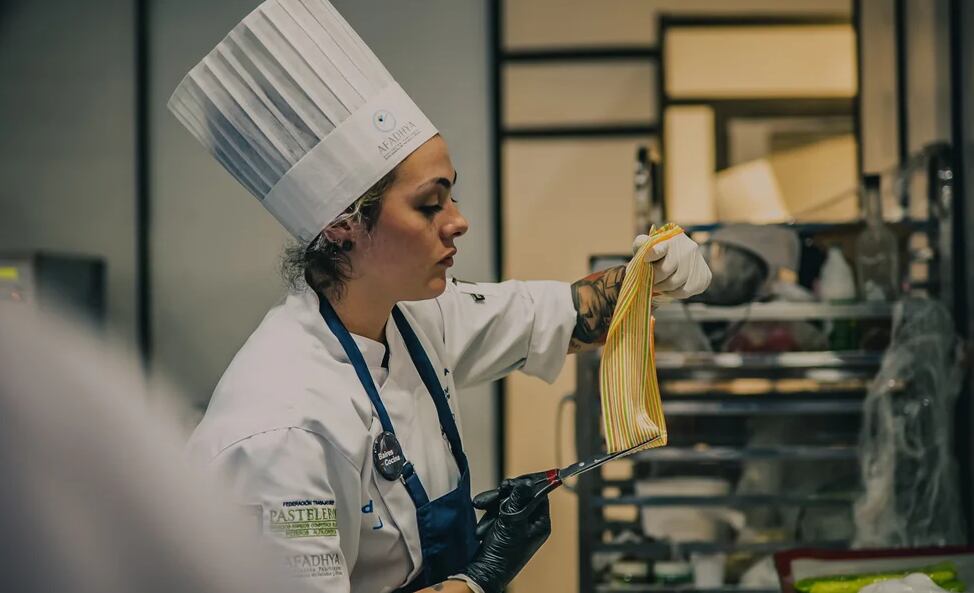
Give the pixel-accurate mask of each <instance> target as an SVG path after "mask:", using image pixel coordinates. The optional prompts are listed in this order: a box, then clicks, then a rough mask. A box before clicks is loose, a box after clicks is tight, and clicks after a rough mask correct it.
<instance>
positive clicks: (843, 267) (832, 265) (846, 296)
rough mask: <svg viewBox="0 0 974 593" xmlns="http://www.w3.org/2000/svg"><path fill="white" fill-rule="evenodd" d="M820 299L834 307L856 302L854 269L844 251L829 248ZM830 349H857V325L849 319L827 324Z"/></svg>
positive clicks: (820, 283)
mask: <svg viewBox="0 0 974 593" xmlns="http://www.w3.org/2000/svg"><path fill="white" fill-rule="evenodd" d="M818 292H819V298H821V299H822V300H823V301H825V302H827V303H829V304H832V305H845V304H849V303H853V302H855V300H856V281H855V279H854V278H853V276H852V268H851V267H850V266H849V263H848V262H847V261H846V260H845V258H844V257H842V250H841V249H839V248H838V247H829V254H828V256H827V257H826V258H825V264H824V265H822V275H821V276H820V277H819V284H818ZM826 332H827V334H828V337H829V347H830V348H831V349H832V350H853V349H855V348H856V345H857V342H856V336H855V324H854V322H853V321H852V320H849V319H838V320H836V321H834V322H829V323H826Z"/></svg>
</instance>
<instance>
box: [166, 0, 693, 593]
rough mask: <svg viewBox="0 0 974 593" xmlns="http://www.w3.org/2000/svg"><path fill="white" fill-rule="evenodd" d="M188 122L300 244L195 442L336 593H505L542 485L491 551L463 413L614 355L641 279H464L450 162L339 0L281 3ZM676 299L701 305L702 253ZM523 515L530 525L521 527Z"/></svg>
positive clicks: (688, 264) (680, 259)
mask: <svg viewBox="0 0 974 593" xmlns="http://www.w3.org/2000/svg"><path fill="white" fill-rule="evenodd" d="M170 107H171V109H172V110H173V111H174V113H175V114H176V115H177V116H178V117H179V118H180V120H181V121H182V122H183V123H184V124H185V125H187V127H189V128H190V130H191V131H192V132H193V133H194V135H196V137H197V138H198V139H199V140H200V141H201V142H202V143H203V144H204V146H206V147H207V148H208V149H209V150H210V152H212V153H213V154H214V156H216V158H217V159H218V160H220V161H221V163H222V164H223V165H224V166H225V167H226V168H227V169H228V171H229V172H230V173H231V174H232V175H233V176H234V177H235V178H236V179H237V180H238V181H240V182H241V183H242V184H243V185H245V187H247V188H248V189H249V190H250V191H251V192H252V193H254V194H255V195H256V196H257V197H258V199H260V200H261V202H262V204H263V205H264V206H265V207H266V208H267V209H268V210H269V211H270V212H271V213H272V214H274V215H275V216H276V217H277V218H278V220H279V221H280V222H281V223H282V224H284V226H285V227H286V228H287V229H288V230H289V231H290V232H291V233H292V235H294V236H295V237H296V238H297V239H298V240H299V241H301V245H300V247H299V249H298V250H292V252H291V254H290V258H289V261H290V269H291V270H292V271H293V272H294V273H293V274H292V276H297V277H299V279H303V280H304V281H305V282H306V283H307V285H308V287H307V288H304V289H296V290H294V291H292V292H291V293H290V294H289V296H288V297H287V299H286V300H285V302H284V303H283V304H281V305H279V306H277V307H275V308H274V309H272V310H271V311H270V312H269V313H268V314H267V316H266V317H265V318H264V320H263V321H262V322H261V324H260V326H259V327H258V328H257V329H256V330H255V332H254V334H253V335H252V336H251V337H250V339H249V340H248V341H247V343H246V344H245V345H244V346H243V348H241V350H240V351H239V352H238V354H237V355H236V357H235V358H234V360H233V362H232V363H231V364H230V366H229V368H228V369H227V371H226V373H225V374H224V376H223V378H222V379H221V381H220V383H219V385H218V386H217V388H216V391H215V393H214V395H213V398H212V400H211V402H210V406H209V408H208V410H207V413H206V415H205V417H204V419H203V421H202V423H201V424H200V426H199V427H198V429H197V430H196V432H195V433H194V435H193V438H192V439H191V443H190V448H191V450H192V451H193V453H194V454H195V455H196V456H197V457H198V458H200V459H203V460H205V461H206V462H207V463H209V464H211V465H212V466H213V467H214V468H215V469H217V470H218V471H221V472H223V473H224V474H225V475H226V476H227V478H228V479H229V480H230V482H231V485H232V486H233V489H234V492H236V493H237V497H238V499H237V500H236V501H235V502H236V503H238V504H243V505H247V506H248V507H250V508H252V509H253V511H254V513H255V514H256V515H257V517H258V518H259V521H260V524H261V526H262V530H263V531H264V532H266V533H268V534H270V535H272V536H273V537H274V539H275V540H276V542H277V543H278V544H279V546H280V548H281V549H283V550H284V553H285V561H286V564H287V566H288V567H289V568H290V569H291V571H292V572H293V573H294V574H295V575H296V576H299V577H304V578H306V579H307V580H308V584H310V585H312V586H313V587H314V588H316V589H317V590H321V591H329V592H338V591H363V592H364V591H369V592H371V591H392V590H397V589H400V590H405V591H417V590H425V589H429V590H435V591H458V592H459V591H470V590H472V591H482V592H487V593H493V592H495V591H500V590H502V589H503V588H504V587H505V586H506V585H507V583H508V582H509V581H510V580H511V579H512V578H513V577H514V575H516V574H517V572H518V571H519V570H520V569H521V568H522V567H523V566H524V564H525V563H526V562H527V561H528V560H529V559H530V557H531V556H532V555H533V554H534V552H535V551H536V550H537V549H538V548H539V547H540V545H541V544H542V543H543V542H544V540H545V538H546V537H547V535H548V533H549V531H550V526H549V518H548V507H547V501H546V500H541V501H533V500H531V498H530V496H528V493H529V491H530V488H529V487H528V485H527V484H525V483H524V482H523V481H518V480H512V481H505V483H504V484H503V485H502V487H501V488H500V489H499V490H498V491H495V492H493V493H492V494H489V495H487V496H485V497H483V498H481V499H480V501H479V502H480V503H481V506H482V507H488V506H489V507H491V510H492V515H494V514H496V515H497V519H496V520H495V521H493V522H491V523H489V524H485V525H484V526H483V529H482V532H481V533H477V532H475V525H474V510H473V506H472V505H471V500H470V480H469V471H468V467H467V460H466V456H465V455H464V453H463V444H462V440H461V434H460V433H461V431H460V426H459V423H460V419H459V416H458V407H457V405H456V403H455V402H454V401H453V400H452V399H451V392H454V393H455V392H456V389H457V388H458V387H463V386H464V385H469V384H474V383H478V382H484V381H492V380H495V379H498V378H500V377H503V376H505V375H506V374H508V373H510V372H512V371H514V370H517V369H520V370H522V371H524V372H527V373H530V374H533V375H535V376H538V377H540V378H542V379H545V380H547V381H549V382H550V381H553V380H554V379H555V377H556V376H557V375H558V372H559V370H560V369H561V366H562V364H563V363H564V359H565V356H566V354H567V353H568V352H569V351H573V352H574V351H579V350H582V349H586V348H594V347H597V345H598V343H599V341H600V339H604V334H605V331H606V329H607V327H608V321H609V320H610V319H611V314H612V308H613V306H614V302H615V296H616V294H617V291H618V288H619V286H620V285H621V279H622V268H619V269H615V270H610V271H608V272H605V273H600V274H596V275H593V276H591V277H589V278H586V279H583V280H581V281H579V282H577V283H575V284H574V285H571V286H570V285H568V284H565V283H560V282H516V281H509V282H504V283H501V284H473V283H466V282H459V281H457V280H453V279H448V277H447V274H446V273H447V269H448V268H449V267H450V266H451V265H452V263H453V256H454V255H455V254H456V251H457V246H456V240H457V239H458V238H460V237H461V236H463V234H464V233H465V232H466V231H467V227H468V223H467V221H466V219H464V218H463V216H462V215H461V214H460V212H459V210H458V208H457V204H456V202H455V200H454V199H453V197H454V196H453V189H454V186H455V184H456V183H457V171H456V169H455V168H454V166H453V163H452V162H451V160H450V156H449V152H448V150H447V146H446V143H445V142H444V140H443V139H442V138H441V137H440V136H439V134H438V133H437V132H436V130H435V128H434V127H433V126H432V124H431V123H430V122H429V120H428V119H426V117H425V116H424V115H423V114H422V112H421V111H420V110H419V109H418V108H417V107H416V106H415V105H414V104H413V103H412V101H411V100H410V99H409V97H408V96H406V94H405V93H404V92H403V91H402V90H401V89H400V88H399V87H398V85H397V84H396V83H395V81H394V80H392V78H391V76H390V75H389V73H388V72H387V71H386V70H385V68H384V67H382V65H381V63H379V62H378V60H377V59H376V58H375V56H374V55H373V54H372V52H371V51H370V50H369V49H368V47H366V46H365V45H364V43H362V41H361V39H359V38H358V36H357V35H356V34H355V33H354V31H352V29H351V28H350V27H349V25H348V24H347V23H346V22H345V21H344V20H343V19H342V18H341V16H340V15H338V13H337V12H336V11H335V10H334V8H333V7H332V6H331V5H330V4H328V3H327V2H326V1H325V0H268V1H266V2H264V3H263V4H261V5H260V6H259V7H258V8H257V9H256V10H255V11H254V12H253V13H251V14H250V15H249V16H248V17H246V18H245V19H244V20H243V21H242V22H241V23H240V24H239V25H238V26H237V27H236V28H234V30H233V31H231V33H230V34H229V35H228V36H227V37H226V38H225V39H224V40H223V41H222V42H221V43H220V44H219V45H218V46H217V47H216V49H214V50H213V51H212V52H211V53H210V54H209V55H208V56H207V57H206V58H204V60H203V61H202V62H201V63H200V64H199V65H197V66H196V67H195V68H194V69H193V70H192V71H191V72H190V73H189V74H188V75H187V77H186V78H185V79H184V80H183V82H182V83H181V84H180V86H179V88H177V90H176V92H175V93H174V95H173V98H172V100H171V101H170ZM653 259H655V260H658V261H657V262H656V265H657V268H658V270H659V277H660V280H661V281H660V283H658V284H657V285H656V286H655V288H656V289H657V290H658V291H661V292H671V293H673V295H674V296H686V295H688V294H691V293H696V292H700V291H702V290H703V289H704V288H705V287H706V284H707V283H708V282H709V271H708V270H707V269H706V265H705V264H704V263H703V261H702V259H701V258H700V256H699V255H698V253H697V249H696V244H694V243H693V242H692V241H691V240H690V239H689V238H686V237H685V236H683V237H681V238H679V239H674V240H672V241H668V242H666V243H663V244H662V245H660V246H659V247H658V248H657V250H656V252H655V253H654V255H653ZM522 511H523V512H522Z"/></svg>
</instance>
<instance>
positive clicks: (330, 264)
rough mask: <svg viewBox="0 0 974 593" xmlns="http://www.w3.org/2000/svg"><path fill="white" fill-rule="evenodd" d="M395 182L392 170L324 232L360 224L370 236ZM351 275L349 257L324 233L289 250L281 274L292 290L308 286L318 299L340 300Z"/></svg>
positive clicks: (288, 248)
mask: <svg viewBox="0 0 974 593" xmlns="http://www.w3.org/2000/svg"><path fill="white" fill-rule="evenodd" d="M395 180H396V170H395V169H393V170H392V171H389V172H388V173H386V174H385V176H384V177H383V178H382V179H380V180H379V181H377V182H376V183H375V185H373V186H372V187H370V188H369V189H368V191H366V192H365V193H364V194H362V196H361V197H359V198H358V199H357V200H355V202H353V203H352V205H351V206H349V207H348V208H346V209H345V211H344V212H342V213H341V214H340V215H339V216H338V218H336V219H335V220H333V221H332V222H331V223H329V224H328V226H327V227H325V229H329V228H332V227H335V226H337V225H339V224H342V223H357V224H361V225H362V226H363V227H364V228H365V230H366V232H367V233H371V232H372V229H373V228H375V224H376V222H378V220H379V214H380V213H381V212H382V198H383V196H384V195H385V193H386V191H387V190H388V189H389V187H391V186H392V184H393V183H394V182H395ZM351 272H352V265H351V261H350V260H349V257H348V253H346V252H345V251H343V250H342V247H341V245H339V244H337V243H333V242H331V241H329V240H328V239H327V238H326V237H325V232H324V230H322V232H321V233H318V236H317V237H315V238H314V239H312V240H311V242H310V243H308V244H306V245H305V244H296V245H290V246H288V247H287V249H286V250H285V252H284V257H283V258H282V261H281V273H282V274H283V276H284V280H285V281H286V282H287V283H288V286H289V287H291V288H292V289H300V288H302V287H303V285H307V286H309V287H310V288H311V289H312V290H314V291H315V292H316V293H317V294H318V296H319V297H321V296H325V295H326V294H330V295H334V296H335V297H336V298H341V295H342V293H343V292H344V290H345V282H346V281H348V279H349V277H350V275H351Z"/></svg>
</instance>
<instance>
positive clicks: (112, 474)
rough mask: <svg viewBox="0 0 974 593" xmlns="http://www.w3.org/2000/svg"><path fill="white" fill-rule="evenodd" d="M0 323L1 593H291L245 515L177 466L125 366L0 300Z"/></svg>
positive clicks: (72, 329)
mask: <svg viewBox="0 0 974 593" xmlns="http://www.w3.org/2000/svg"><path fill="white" fill-rule="evenodd" d="M0 327H2V328H3V331H2V332H0V476H3V482H4V483H3V487H2V488H0V506H2V508H3V509H4V512H3V513H2V514H0V537H2V538H3V539H2V544H0V591H17V592H18V593H33V592H42V591H43V592H44V593H52V592H60V591H65V592H68V591H70V592H71V593H89V592H90V593H95V592H97V593H123V592H124V593H129V592H132V591H139V592H140V593H156V592H158V593H164V592H165V593H175V592H193V593H204V592H212V593H224V592H225V593H231V592H232V593H249V592H254V593H257V592H262V593H263V592H267V591H275V592H283V591H294V590H295V589H296V587H295V586H290V587H289V586H283V587H282V586H281V583H282V581H281V580H279V579H276V578H275V576H276V574H275V573H276V571H274V570H270V567H271V566H272V564H271V563H270V562H268V561H265V560H264V559H263V558H262V557H261V553H260V550H258V549H257V546H256V540H257V538H256V537H255V534H256V533H257V528H256V525H254V520H253V513H250V514H244V513H240V515H241V516H234V511H241V509H234V508H233V507H231V506H230V505H228V503H227V501H228V500H229V498H227V497H224V496H223V495H222V494H221V491H220V490H219V489H218V488H216V487H214V485H212V484H209V483H208V482H207V481H206V479H205V478H201V477H198V476H196V475H195V474H193V473H191V470H190V469H189V468H188V467H187V466H185V465H184V464H183V459H182V443H181V442H180V438H179V436H178V431H177V429H176V428H175V420H174V417H173V415H172V414H171V412H172V410H160V409H153V410H150V409H149V407H148V406H147V397H146V393H145V387H144V384H143V380H142V377H141V375H140V373H139V366H138V365H137V363H136V362H135V360H134V359H133V358H132V357H129V356H127V355H125V354H124V353H123V351H122V350H121V349H118V348H112V347H110V346H108V345H107V343H106V342H105V341H103V340H100V339H97V338H95V337H93V336H91V335H90V334H86V333H84V332H82V331H81V330H79V329H78V326H76V325H75V324H73V323H68V322H64V321H61V320H55V319H53V318H51V317H47V316H42V315H40V314H36V313H35V312H32V311H30V310H27V309H25V308H23V307H19V306H14V305H10V304H5V303H0ZM173 401H176V400H175V399H174V398H173ZM293 584H294V585H297V584H298V583H293Z"/></svg>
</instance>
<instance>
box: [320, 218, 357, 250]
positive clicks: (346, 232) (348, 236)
mask: <svg viewBox="0 0 974 593" xmlns="http://www.w3.org/2000/svg"><path fill="white" fill-rule="evenodd" d="M355 226H357V225H355ZM352 227H353V225H351V224H349V222H348V221H347V220H343V221H341V222H337V223H335V224H333V225H331V226H328V227H326V228H325V230H323V231H322V234H323V235H324V236H325V240H326V241H328V242H329V243H334V244H336V245H341V244H342V243H343V242H345V241H353V242H354V241H355V235H356V232H355V229H354V228H352Z"/></svg>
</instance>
